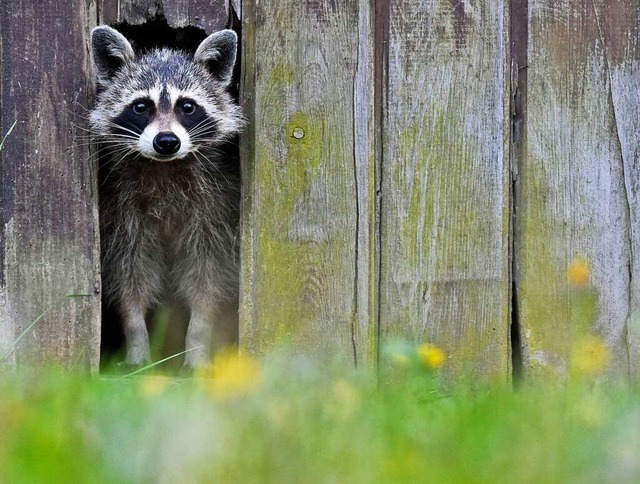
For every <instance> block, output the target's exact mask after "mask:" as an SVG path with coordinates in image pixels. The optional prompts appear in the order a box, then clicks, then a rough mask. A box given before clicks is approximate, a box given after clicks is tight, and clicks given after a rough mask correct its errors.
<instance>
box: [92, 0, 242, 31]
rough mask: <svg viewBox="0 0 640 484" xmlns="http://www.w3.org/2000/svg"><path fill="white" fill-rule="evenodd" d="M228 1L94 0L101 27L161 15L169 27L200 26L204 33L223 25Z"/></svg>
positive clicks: (227, 10) (144, 20) (150, 18)
mask: <svg viewBox="0 0 640 484" xmlns="http://www.w3.org/2000/svg"><path fill="white" fill-rule="evenodd" d="M228 3H229V2H228V0H160V1H157V0H98V16H99V18H100V22H101V23H104V24H117V23H122V22H126V23H127V24H129V25H139V24H142V23H145V22H147V21H149V20H153V19H154V18H156V17H157V16H158V15H163V16H164V17H165V19H166V20H167V23H168V24H169V26H170V27H172V28H179V27H187V26H192V27H200V28H202V29H204V30H205V31H206V32H207V33H211V32H215V31H217V30H220V29H223V28H225V27H226V26H227V23H228V19H229V4H228Z"/></svg>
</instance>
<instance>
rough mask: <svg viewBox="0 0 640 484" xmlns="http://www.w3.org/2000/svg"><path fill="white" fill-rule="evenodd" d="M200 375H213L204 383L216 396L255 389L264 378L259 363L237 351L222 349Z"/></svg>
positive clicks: (234, 394) (238, 394)
mask: <svg viewBox="0 0 640 484" xmlns="http://www.w3.org/2000/svg"><path fill="white" fill-rule="evenodd" d="M198 376H201V377H211V376H213V378H209V379H206V381H203V385H204V387H205V389H206V390H207V391H209V392H210V393H211V394H212V395H213V396H214V397H218V398H233V397H236V396H240V395H244V394H246V393H249V392H250V391H251V390H253V389H254V388H255V387H256V386H258V384H259V383H260V380H261V378H262V372H261V369H260V367H259V366H258V364H257V363H256V362H255V360H253V359H252V358H250V357H249V356H247V355H245V354H243V353H239V352H237V351H233V350H228V351H222V352H220V353H219V354H218V355H216V357H215V358H214V360H213V363H212V364H211V365H210V366H209V367H207V368H205V369H204V370H202V371H201V372H200V373H199V375H198Z"/></svg>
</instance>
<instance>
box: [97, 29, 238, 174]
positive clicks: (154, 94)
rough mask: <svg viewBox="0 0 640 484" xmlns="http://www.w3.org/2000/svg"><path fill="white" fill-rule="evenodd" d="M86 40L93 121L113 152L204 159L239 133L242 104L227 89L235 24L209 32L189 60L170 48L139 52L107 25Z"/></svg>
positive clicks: (122, 155)
mask: <svg viewBox="0 0 640 484" xmlns="http://www.w3.org/2000/svg"><path fill="white" fill-rule="evenodd" d="M91 42H92V50H93V59H94V63H95V66H96V71H97V77H98V90H99V93H98V99H97V102H96V106H95V108H94V109H93V111H92V112H91V127H92V130H93V132H94V133H96V135H97V137H98V140H99V141H101V142H103V144H105V148H106V149H110V150H111V151H112V152H113V154H115V155H119V157H120V158H125V157H127V156H128V155H132V157H142V158H144V159H149V160H156V161H161V162H166V161H173V160H179V159H183V158H185V157H187V156H189V155H192V156H193V157H195V158H198V157H199V155H202V157H204V158H205V159H206V152H207V149H211V148H215V146H217V145H219V144H220V143H223V142H225V141H226V140H228V139H229V138H230V137H231V136H232V135H234V134H236V133H237V132H238V130H239V128H240V125H241V116H240V111H239V108H238V106H236V105H235V104H234V103H233V101H232V99H231V96H230V95H229V94H228V92H227V87H228V85H229V83H230V80H231V73H232V70H233V65H234V63H235V57H236V44H237V37H236V34H235V33H234V32H233V31H231V30H223V31H221V32H217V33H215V34H212V35H210V36H209V37H207V38H206V39H205V40H204V41H203V42H202V43H201V44H200V46H199V47H198V49H197V51H196V53H195V55H194V58H193V59H190V58H188V57H187V56H186V55H185V54H183V53H181V52H176V51H172V50H169V49H163V50H155V51H152V52H149V53H147V54H144V55H142V56H139V57H136V56H135V54H134V52H133V48H132V47H131V44H130V43H129V42H128V41H127V39H125V38H124V37H123V36H122V35H121V34H120V33H119V32H117V31H116V30H114V29H112V28H110V27H106V26H101V27H96V28H95V29H93V31H92V32H91Z"/></svg>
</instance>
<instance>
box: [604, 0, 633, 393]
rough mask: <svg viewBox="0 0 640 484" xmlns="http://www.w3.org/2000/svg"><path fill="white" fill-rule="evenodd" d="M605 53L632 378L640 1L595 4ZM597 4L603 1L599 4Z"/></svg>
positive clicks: (630, 0) (626, 0)
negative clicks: (620, 196)
mask: <svg viewBox="0 0 640 484" xmlns="http://www.w3.org/2000/svg"><path fill="white" fill-rule="evenodd" d="M597 5H598V6H599V9H598V20H599V24H600V26H601V32H600V34H601V35H600V36H601V41H602V42H603V43H604V48H605V49H604V51H605V54H606V56H607V66H608V68H609V77H610V82H611V101H612V110H613V115H614V122H615V130H616V133H615V134H616V135H617V137H618V139H619V142H620V149H621V152H620V153H621V157H622V166H623V175H624V183H625V195H626V199H627V203H628V206H627V210H628V212H629V216H630V218H629V232H628V234H627V235H628V236H629V240H630V250H631V253H630V254H629V256H630V261H629V262H630V266H629V268H630V271H629V275H630V285H629V291H630V292H629V296H630V297H629V304H630V306H629V318H628V319H627V323H628V341H627V345H628V348H629V363H630V370H631V377H632V379H633V381H634V382H638V381H639V380H640V258H639V256H640V163H639V160H640V94H639V93H640V4H638V2H637V1H635V0H618V1H615V2H602V3H598V4H597ZM600 5H601V6H600Z"/></svg>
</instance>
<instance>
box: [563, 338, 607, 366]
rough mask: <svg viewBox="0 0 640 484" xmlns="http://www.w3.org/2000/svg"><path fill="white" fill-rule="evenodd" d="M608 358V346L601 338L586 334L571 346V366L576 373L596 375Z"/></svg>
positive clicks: (605, 364)
mask: <svg viewBox="0 0 640 484" xmlns="http://www.w3.org/2000/svg"><path fill="white" fill-rule="evenodd" d="M609 359H610V355H609V348H607V346H606V345H605V343H604V341H603V340H602V338H598V337H597V336H594V335H587V336H585V337H583V338H581V339H579V340H578V341H576V343H575V345H574V347H573V352H572V354H571V368H572V370H573V371H574V372H575V373H576V374H577V375H582V376H596V375H599V374H600V373H602V372H603V371H604V369H605V367H606V366H607V364H608V363H609Z"/></svg>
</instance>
